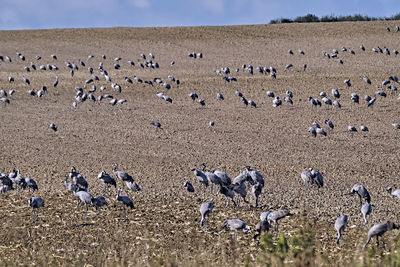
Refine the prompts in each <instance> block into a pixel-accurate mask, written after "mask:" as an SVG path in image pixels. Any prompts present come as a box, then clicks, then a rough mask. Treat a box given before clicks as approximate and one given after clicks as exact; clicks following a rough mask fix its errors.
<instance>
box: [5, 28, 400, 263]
mask: <svg viewBox="0 0 400 267" xmlns="http://www.w3.org/2000/svg"><path fill="white" fill-rule="evenodd" d="M386 24H388V25H389V26H391V27H392V28H393V27H394V25H396V22H394V21H393V22H368V23H364V22H363V23H361V22H357V23H332V24H325V23H318V24H301V25H296V24H291V25H257V26H234V27H196V28H191V27H187V28H143V29H130V28H115V29H79V30H78V29H67V30H63V29H60V30H41V31H3V32H1V35H0V47H1V49H0V55H4V56H5V55H10V56H11V57H12V58H13V60H14V61H13V63H12V64H9V63H6V62H4V63H3V62H0V85H1V88H2V89H7V90H8V89H11V88H13V89H15V90H16V91H17V93H16V94H15V96H13V97H12V98H11V104H10V105H7V106H4V105H1V107H0V109H1V121H0V122H1V123H0V131H1V133H2V134H1V138H2V139H1V140H0V143H1V144H2V145H1V147H0V158H1V162H2V165H1V166H0V171H1V172H6V173H8V172H10V171H11V169H12V168H13V167H18V168H19V169H20V170H21V173H22V174H23V175H25V176H30V177H33V178H35V179H36V180H37V181H38V184H39V188H40V190H39V192H37V193H35V194H34V195H35V196H36V195H39V196H42V197H43V198H44V199H45V205H46V207H45V208H43V209H41V210H40V214H39V225H38V227H37V228H35V227H32V225H31V210H30V209H29V208H28V201H27V200H28V198H29V197H30V196H32V194H31V193H28V192H11V193H7V194H3V195H0V218H1V221H0V223H1V225H2V231H0V240H2V243H1V244H0V245H1V246H0V258H1V259H2V261H1V262H2V264H3V265H46V264H48V263H54V264H55V265H72V264H76V265H83V264H91V265H96V266H98V265H133V266H135V265H157V264H166V265H168V264H172V263H177V264H179V265H183V266H186V265H187V266H193V265H204V266H209V265H218V266H220V265H221V266H223V265H243V264H244V263H246V262H250V264H255V262H256V258H257V257H258V255H259V253H260V249H259V247H258V246H257V243H256V242H254V241H253V240H252V236H251V235H244V234H239V240H238V242H237V243H234V242H232V237H231V235H230V233H227V232H225V231H220V225H221V224H222V222H223V221H224V220H225V219H227V218H233V217H237V218H241V219H243V220H244V221H246V223H248V224H249V225H252V226H254V225H255V224H256V222H257V220H258V217H259V214H260V212H261V211H264V210H272V209H280V208H286V209H290V210H293V211H295V212H296V213H297V214H300V213H301V212H302V210H303V209H304V206H306V207H307V210H308V215H307V216H308V219H309V220H310V221H311V222H312V224H313V227H314V228H315V230H316V238H317V240H318V242H317V244H318V245H317V250H318V253H323V254H324V255H327V258H328V259H329V260H328V263H330V264H334V265H340V264H341V263H347V264H349V263H350V262H359V259H358V255H360V256H361V255H362V253H361V252H360V247H361V244H362V242H363V241H364V239H365V237H366V231H367V228H366V227H364V226H363V225H362V223H361V221H362V220H361V214H360V213H359V207H358V205H359V204H358V199H356V197H354V198H352V197H346V196H343V195H342V194H343V193H344V192H347V191H348V190H349V189H350V188H351V186H352V185H353V184H354V183H356V182H361V183H363V184H364V185H365V186H366V187H367V188H368V189H369V191H370V193H371V195H372V200H373V203H374V205H375V207H374V211H373V213H372V215H371V218H370V223H369V226H371V225H372V224H373V223H378V222H381V221H383V220H387V219H390V220H395V221H396V220H397V219H398V218H399V212H398V209H397V208H396V204H397V201H396V200H395V199H392V198H390V197H389V195H388V194H387V192H385V188H386V187H387V186H389V185H393V184H396V181H397V180H396V179H397V177H398V175H399V172H400V170H399V168H398V164H397V163H398V162H399V159H400V157H399V155H400V154H399V153H398V151H399V143H398V141H397V139H398V133H397V132H396V131H395V130H394V129H393V127H392V126H391V123H392V122H394V121H397V122H399V121H398V118H399V111H400V110H399V108H398V103H397V100H396V98H397V96H396V95H394V94H389V95H388V97H387V98H385V99H383V98H379V99H378V101H377V103H376V105H375V107H374V108H372V109H367V108H366V106H365V104H360V105H353V104H352V103H351V101H350V93H351V92H357V93H358V94H359V95H360V96H361V97H363V96H364V94H370V95H371V94H373V93H374V92H375V91H377V90H378V89H379V88H380V84H381V81H383V80H384V79H387V78H388V76H389V75H398V57H396V56H394V55H391V56H385V55H382V54H375V53H373V52H372V51H371V48H372V47H377V46H380V47H384V46H386V47H388V48H390V49H391V50H393V49H399V48H400V47H398V36H399V35H398V34H397V33H394V32H391V33H388V32H386V30H385V26H386ZM361 44H364V46H365V47H366V48H367V51H365V52H361V51H360V50H359V49H358V47H359V46H360V45H361ZM342 46H345V47H348V48H352V49H354V50H355V51H356V55H354V56H353V55H351V54H349V53H341V54H340V56H341V58H343V60H344V62H345V63H344V64H343V65H339V64H338V63H337V62H336V61H334V60H328V59H324V58H323V57H322V54H321V51H322V50H327V51H331V50H332V49H334V48H335V49H340V48H341V47H342ZM298 48H301V49H303V50H304V51H305V56H301V55H298V54H296V53H295V55H294V56H290V55H289V54H288V53H287V50H288V49H292V50H293V51H295V52H296V51H297V49H298ZM17 51H20V52H22V53H23V54H24V55H25V56H26V57H27V62H26V63H29V62H30V61H33V62H35V59H34V56H35V55H36V54H39V55H41V56H42V57H43V58H42V60H41V61H40V63H37V65H39V64H47V63H51V62H53V63H55V64H57V65H58V66H59V67H60V70H59V71H58V72H49V71H46V72H43V71H37V72H31V73H25V72H24V71H23V66H25V65H26V63H22V62H21V61H20V60H19V59H17V58H16V56H15V52H17ZM191 51H196V52H197V51H201V52H203V54H204V58H203V59H196V60H193V59H190V58H188V57H187V53H189V52H191ZM149 52H153V53H154V54H155V56H156V61H157V62H159V64H160V69H158V70H148V69H140V68H138V67H134V68H131V67H129V66H128V63H127V60H128V59H133V60H134V61H135V62H137V60H138V59H139V58H140V57H139V54H140V53H145V54H148V53H149ZM52 53H55V54H57V56H58V60H57V61H53V60H51V59H50V54H52ZM89 54H93V55H94V56H95V58H93V59H91V60H89V61H88V60H87V56H88V55H89ZM102 54H105V55H107V60H106V61H104V67H105V69H107V70H109V72H110V76H111V77H112V78H113V82H114V81H115V82H118V83H119V84H121V85H122V87H123V91H122V94H121V96H117V97H118V98H125V99H127V100H128V102H127V103H125V104H124V105H123V106H121V107H112V106H110V105H109V104H107V103H106V102H103V103H101V104H100V105H99V104H94V103H84V104H82V105H79V107H78V110H77V111H76V112H73V109H72V105H71V104H72V101H73V97H74V93H75V89H74V88H75V86H83V84H84V80H86V79H87V78H88V77H89V73H88V72H87V70H86V68H81V69H80V70H79V71H77V72H76V74H75V76H74V77H73V78H71V77H70V75H69V72H68V71H67V69H66V67H65V65H64V61H67V60H68V61H74V62H75V63H78V59H82V60H84V61H85V63H86V64H87V66H92V67H94V68H95V69H97V67H98V63H99V61H100V56H101V55H102ZM116 56H121V57H122V58H123V59H122V61H121V66H122V69H121V70H114V69H112V63H113V60H112V59H113V58H114V57H116ZM171 60H175V62H176V64H175V65H174V66H173V67H171V66H170V65H169V63H170V61H171ZM288 63H292V64H293V65H294V67H293V69H292V70H289V71H283V70H284V66H285V65H286V64H288ZM305 63H306V64H307V65H308V69H307V71H306V72H303V71H301V70H302V66H303V64H305ZM242 64H252V65H253V66H254V67H257V66H269V65H273V66H275V67H276V68H277V69H278V74H277V75H278V78H277V79H276V80H272V79H270V78H266V77H265V76H262V75H260V74H258V73H257V74H255V75H254V76H250V75H248V74H247V73H244V72H241V71H240V72H239V73H233V74H232V75H233V76H235V77H237V78H238V82H237V83H233V84H227V83H225V82H224V81H223V80H222V79H221V77H219V76H217V75H216V74H215V72H214V71H215V69H216V68H220V67H224V66H229V67H230V68H231V70H234V69H235V68H236V67H238V68H241V65H242ZM87 66H86V67H87ZM23 74H24V75H25V76H27V77H28V78H30V80H31V82H32V83H31V87H28V86H26V85H25V84H23V82H22V79H21V76H22V75H23ZM169 74H172V75H174V76H175V77H176V78H177V79H180V80H181V82H182V85H181V86H180V87H179V88H176V86H174V87H173V88H172V89H171V90H170V91H168V92H167V93H166V94H167V95H169V96H170V97H172V98H173V100H174V102H173V104H169V103H166V102H165V101H161V100H159V99H158V98H157V97H156V96H155V94H156V92H157V91H161V90H162V88H159V87H157V86H156V87H154V88H153V87H149V86H145V85H143V84H136V83H134V84H132V85H130V84H127V83H125V82H124V80H123V77H125V76H130V77H132V76H133V75H136V76H139V77H140V78H142V79H143V80H148V79H153V78H154V77H161V78H162V79H163V80H166V79H167V75H169ZM56 75H58V76H59V78H60V84H59V86H58V87H57V88H52V87H51V86H50V85H51V84H52V83H53V81H54V80H55V76H56ZM363 75H368V76H369V77H370V79H371V80H372V82H373V85H372V86H370V87H368V86H366V85H365V83H364V82H363V81H362V77H363ZM8 76H14V77H15V78H16V82H15V83H14V84H9V83H8V81H7V78H8ZM347 78H350V79H351V81H352V84H353V86H352V88H351V89H345V88H344V84H343V80H344V79H347ZM103 84H106V82H105V81H104V80H101V81H99V82H97V83H96V85H97V86H98V87H100V85H103ZM42 85H47V86H49V88H50V89H49V92H48V94H47V95H45V96H44V97H43V99H37V98H36V97H30V96H28V95H27V94H26V91H27V90H28V88H33V89H36V90H37V89H38V88H40V87H41V86H42ZM107 87H108V89H107V90H106V91H105V92H107V93H112V92H111V91H110V86H109V84H107ZM332 88H339V89H341V92H342V95H343V96H342V98H341V100H340V101H341V103H342V105H343V108H342V109H341V110H339V109H332V108H327V107H322V108H319V109H318V110H317V111H316V110H314V109H312V108H311V107H310V105H309V103H308V102H307V101H306V99H307V98H308V96H310V95H312V96H314V97H317V96H318V93H319V92H320V91H327V92H328V93H330V91H331V89H332ZM236 89H240V90H241V91H242V92H243V93H244V94H245V96H246V97H247V98H248V99H253V100H255V102H256V103H257V105H258V108H257V109H250V108H247V109H246V108H243V106H242V103H241V102H240V100H239V99H238V98H237V97H236V96H235V95H234V91H235V90H236ZM288 89H290V90H292V91H293V92H294V105H293V106H288V105H283V106H282V107H279V108H273V107H272V99H269V98H267V97H266V95H265V92H266V91H267V90H273V91H275V92H276V93H277V94H278V95H279V96H281V97H282V98H283V96H284V92H285V91H286V90H288ZM191 91H196V92H197V93H198V94H199V95H200V97H201V98H204V99H205V101H206V107H205V108H201V107H200V105H198V104H197V103H192V101H191V100H190V98H189V97H188V93H190V92H191ZM217 92H221V93H222V94H223V95H224V96H225V98H226V100H225V101H223V102H218V101H217V99H216V94H217ZM98 94H99V93H98V92H96V96H97V95H98ZM362 103H363V102H362ZM326 118H330V119H331V120H332V121H333V122H334V123H335V125H336V127H335V129H334V130H333V131H328V136H327V137H326V138H321V137H318V138H316V139H313V138H311V137H310V136H309V135H308V134H307V128H308V127H309V125H310V124H311V122H312V121H314V120H316V121H319V122H320V123H323V121H324V120H325V119H326ZM153 120H157V121H160V122H161V123H162V125H163V128H164V129H165V130H164V131H162V132H161V131H159V132H156V131H155V129H154V127H152V126H151V125H150V121H153ZM211 120H213V121H215V123H216V125H215V127H214V128H212V129H209V128H208V122H209V121H211ZM51 122H54V123H56V124H57V125H58V127H59V131H58V132H56V133H54V132H52V131H51V130H50V129H49V128H48V126H49V124H50V123H51ZM350 124H354V125H356V126H359V125H361V124H365V125H367V126H368V127H369V129H370V132H369V133H367V134H355V135H354V136H352V135H350V134H349V133H348V132H347V126H348V125H350ZM113 162H118V163H120V166H121V169H123V170H126V171H128V172H129V173H131V174H132V175H133V176H134V177H135V178H136V180H137V182H138V183H139V185H140V186H141V187H142V192H140V193H138V194H134V195H133V194H131V196H132V197H133V200H134V203H135V206H136V209H135V210H133V211H132V212H130V213H129V220H123V219H121V218H120V211H121V210H120V208H119V207H118V206H116V204H117V203H116V201H115V200H114V195H115V194H114V193H113V194H112V196H110V197H109V206H108V208H107V209H105V210H104V212H103V213H102V215H101V217H100V218H96V219H92V218H93V217H94V215H95V213H94V211H92V212H91V213H90V218H89V219H86V220H85V219H83V218H82V215H83V208H82V207H81V208H79V209H75V206H74V205H75V203H76V202H75V199H74V198H73V196H72V195H71V194H69V193H67V192H66V190H65V188H64V186H63V177H64V175H65V174H66V173H67V172H68V171H69V168H70V167H71V166H72V165H74V166H76V167H77V169H78V171H80V172H81V173H82V174H83V176H84V177H85V178H86V179H87V180H88V182H89V184H90V192H91V193H92V194H94V195H98V194H101V193H102V186H101V185H97V184H96V182H97V178H96V177H97V174H98V173H99V172H100V170H102V169H105V170H106V171H108V172H111V167H112V163H113ZM202 162H207V163H208V164H209V165H210V166H213V167H215V168H217V169H221V170H224V171H226V172H227V173H228V174H229V175H230V176H231V177H234V176H236V175H237V174H238V173H239V170H240V169H243V168H244V166H246V165H251V166H253V167H254V168H255V169H257V170H259V171H260V172H261V173H262V174H263V175H264V177H265V179H266V180H267V183H266V187H265V188H264V194H263V195H262V196H261V198H260V203H261V205H262V206H263V208H262V209H249V208H248V207H246V206H241V207H240V208H233V207H231V206H226V205H225V201H224V200H223V199H222V198H221V197H216V196H212V195H210V194H208V193H207V194H206V195H203V194H200V193H196V194H194V195H189V194H187V193H186V192H184V191H183V188H182V184H183V182H184V181H185V180H191V181H192V182H194V177H193V174H192V173H191V172H190V169H191V168H193V167H199V165H200V164H201V163H202ZM309 166H313V167H314V168H316V169H319V170H320V171H322V172H323V174H324V176H325V184H326V186H325V188H324V190H323V191H322V192H321V194H320V195H316V194H313V199H311V200H308V201H307V202H305V200H304V194H303V191H302V183H301V180H300V173H301V171H302V170H303V169H305V168H307V167H309ZM120 186H122V185H120ZM397 186H399V185H397ZM196 189H197V185H196ZM107 197H108V196H107ZM209 199H214V201H215V202H216V205H215V206H216V207H215V210H214V211H213V213H212V215H211V216H210V223H209V228H208V230H203V229H201V228H200V227H199V219H200V218H199V212H198V207H199V205H200V203H201V202H203V201H205V200H209ZM251 200H252V199H251ZM315 205H319V206H320V209H319V211H317V210H315V208H314V207H315ZM341 212H343V213H346V214H348V215H350V222H349V226H351V225H355V226H356V227H354V228H350V227H349V228H348V229H347V230H346V232H345V234H344V241H343V248H341V249H339V248H337V247H336V244H335V232H334V229H333V222H334V220H335V219H336V217H337V216H338V215H339V214H340V213H341ZM299 221H300V216H299V215H297V216H294V217H292V218H289V219H285V221H284V222H283V223H282V224H281V226H280V229H281V231H282V233H284V234H285V236H290V235H294V234H296V233H297V229H298V228H301V224H300V225H299ZM394 235H395V234H394V233H388V234H387V237H386V239H388V240H392V239H393V236H394ZM321 262H323V261H321Z"/></svg>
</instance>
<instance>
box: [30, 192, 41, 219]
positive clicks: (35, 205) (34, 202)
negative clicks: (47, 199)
mask: <svg viewBox="0 0 400 267" xmlns="http://www.w3.org/2000/svg"><path fill="white" fill-rule="evenodd" d="M29 206H31V207H32V210H33V214H34V219H33V224H35V225H36V219H37V212H38V210H39V208H41V207H44V200H43V199H42V198H41V197H31V198H30V199H29Z"/></svg>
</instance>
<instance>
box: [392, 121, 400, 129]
mask: <svg viewBox="0 0 400 267" xmlns="http://www.w3.org/2000/svg"><path fill="white" fill-rule="evenodd" d="M392 126H393V127H394V128H396V129H400V123H396V122H393V123H392Z"/></svg>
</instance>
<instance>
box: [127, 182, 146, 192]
mask: <svg viewBox="0 0 400 267" xmlns="http://www.w3.org/2000/svg"><path fill="white" fill-rule="evenodd" d="M125 185H126V187H127V188H128V189H129V190H131V191H133V192H139V191H141V190H142V189H141V188H140V186H139V185H138V184H137V183H135V182H125Z"/></svg>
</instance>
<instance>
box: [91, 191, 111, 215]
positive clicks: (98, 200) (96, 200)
mask: <svg viewBox="0 0 400 267" xmlns="http://www.w3.org/2000/svg"><path fill="white" fill-rule="evenodd" d="M92 205H93V206H95V207H96V210H97V211H98V213H97V215H96V216H98V215H100V213H101V208H102V207H104V206H106V205H108V203H107V200H106V199H105V198H104V197H103V196H95V197H92Z"/></svg>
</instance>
